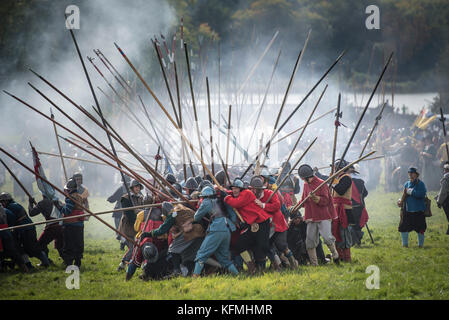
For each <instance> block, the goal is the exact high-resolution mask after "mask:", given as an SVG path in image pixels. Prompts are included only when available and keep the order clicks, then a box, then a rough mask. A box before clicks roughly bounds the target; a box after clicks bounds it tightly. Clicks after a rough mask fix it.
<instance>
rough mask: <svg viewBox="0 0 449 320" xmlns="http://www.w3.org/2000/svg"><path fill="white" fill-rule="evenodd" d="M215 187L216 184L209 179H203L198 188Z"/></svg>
mask: <svg viewBox="0 0 449 320" xmlns="http://www.w3.org/2000/svg"><path fill="white" fill-rule="evenodd" d="M207 186H210V187H213V186H214V185H213V184H212V183H211V182H210V181H209V180H203V181H201V183H200V185H199V186H198V190H199V191H201V190H203V189H204V187H207Z"/></svg>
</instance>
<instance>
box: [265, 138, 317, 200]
mask: <svg viewBox="0 0 449 320" xmlns="http://www.w3.org/2000/svg"><path fill="white" fill-rule="evenodd" d="M303 132H304V131H303ZM317 139H318V137H315V139H313V141H312V142H311V143H310V144H309V146H308V147H307V149H306V150H305V151H304V152H303V153H302V155H301V156H300V157H299V159H298V160H297V161H296V162H295V164H294V165H293V166H292V168H291V169H290V171H289V172H288V173H287V174H286V175H285V176H284V178H283V179H282V181H281V182H280V183H279V184H278V185H277V187H276V189H275V190H274V191H273V193H272V194H271V195H270V197H269V198H268V199H267V201H265V203H268V202H270V200H271V198H272V197H273V196H274V194H275V193H276V192H277V191H278V190H279V189H280V188H281V186H282V185H283V184H284V182H285V181H287V178H288V177H289V176H290V175H291V173H292V172H293V170H295V168H296V166H297V165H298V164H299V162H300V161H301V160H302V159H303V158H304V156H305V155H306V154H307V152H309V150H310V148H311V147H312V145H313V144H314V143H315V141H316V140H317ZM279 176H280V175H279Z"/></svg>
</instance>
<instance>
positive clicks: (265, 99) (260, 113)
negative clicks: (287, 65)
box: [218, 50, 281, 150]
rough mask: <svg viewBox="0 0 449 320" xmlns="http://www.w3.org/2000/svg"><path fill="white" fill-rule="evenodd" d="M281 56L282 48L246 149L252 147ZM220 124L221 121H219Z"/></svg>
mask: <svg viewBox="0 0 449 320" xmlns="http://www.w3.org/2000/svg"><path fill="white" fill-rule="evenodd" d="M280 57H281V50H279V53H278V56H277V58H276V62H275V63H274V67H273V71H272V72H271V76H270V80H269V81H268V85H267V88H266V89H265V94H264V97H263V100H262V103H261V104H260V107H259V111H258V113H257V117H256V121H255V123H254V129H253V131H252V132H251V137H250V138H249V142H248V146H247V147H246V150H249V147H250V145H251V141H252V140H253V136H254V133H255V132H256V129H257V124H258V123H259V119H260V116H261V115H262V110H263V107H264V105H265V102H266V101H267V96H268V90H270V87H271V82H272V81H273V77H274V73H275V71H276V68H277V66H278V63H279V58H280ZM218 124H220V123H218Z"/></svg>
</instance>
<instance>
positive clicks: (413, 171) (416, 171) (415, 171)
mask: <svg viewBox="0 0 449 320" xmlns="http://www.w3.org/2000/svg"><path fill="white" fill-rule="evenodd" d="M408 173H416V174H417V175H419V172H418V170H417V169H416V168H415V167H410V168H408Z"/></svg>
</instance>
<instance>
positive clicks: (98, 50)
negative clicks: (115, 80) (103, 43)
mask: <svg viewBox="0 0 449 320" xmlns="http://www.w3.org/2000/svg"><path fill="white" fill-rule="evenodd" d="M97 52H98V53H99V54H100V55H101V56H102V57H103V59H104V60H105V61H106V62H107V63H108V64H109V65H110V66H111V68H112V69H113V70H114V71H115V73H116V74H117V75H118V76H119V77H120V79H122V81H123V83H125V84H126V86H127V87H128V88H129V89H130V90H132V88H131V87H130V85H129V84H128V82H126V80H125V79H123V77H122V76H121V75H120V73H119V72H118V71H117V69H115V68H114V66H113V64H112V63H111V62H110V61H109V60H108V58H106V57H105V55H104V54H103V53H102V52H101V51H100V49H97Z"/></svg>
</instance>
